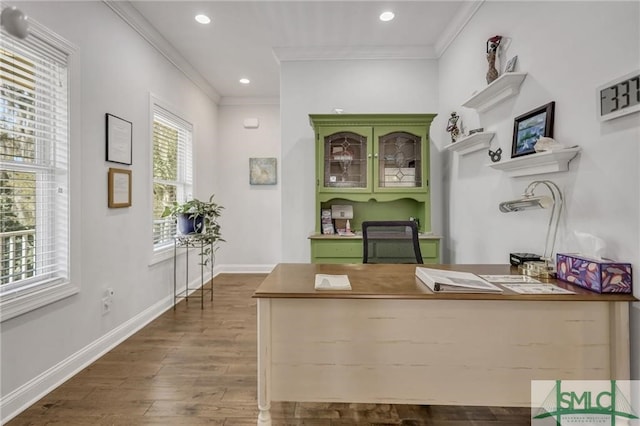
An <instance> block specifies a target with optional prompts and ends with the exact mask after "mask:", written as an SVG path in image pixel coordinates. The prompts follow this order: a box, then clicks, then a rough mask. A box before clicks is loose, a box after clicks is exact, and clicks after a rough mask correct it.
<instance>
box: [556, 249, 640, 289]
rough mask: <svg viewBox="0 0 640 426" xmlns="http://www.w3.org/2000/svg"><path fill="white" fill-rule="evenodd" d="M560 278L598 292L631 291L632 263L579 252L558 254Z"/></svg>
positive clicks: (557, 266)
mask: <svg viewBox="0 0 640 426" xmlns="http://www.w3.org/2000/svg"><path fill="white" fill-rule="evenodd" d="M556 260H557V265H556V268H557V270H558V279H560V280H563V281H567V282H570V283H571V284H576V285H579V286H580V287H584V288H586V289H589V290H593V291H596V292H598V293H631V264H630V263H619V262H614V261H613V260H610V259H601V260H596V259H592V258H588V257H583V256H580V255H578V254H573V253H568V254H563V253H558V254H557V255H556Z"/></svg>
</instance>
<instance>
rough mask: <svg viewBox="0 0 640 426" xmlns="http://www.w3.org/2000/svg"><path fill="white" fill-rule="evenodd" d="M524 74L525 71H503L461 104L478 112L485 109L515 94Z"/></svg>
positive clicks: (525, 74)
mask: <svg viewBox="0 0 640 426" xmlns="http://www.w3.org/2000/svg"><path fill="white" fill-rule="evenodd" d="M526 76H527V73H526V72H507V73H504V74H502V75H501V76H500V77H498V78H497V79H496V80H495V81H494V82H493V83H491V84H489V85H488V86H487V87H485V88H484V89H482V90H480V91H479V92H478V93H476V94H474V95H473V96H471V97H470V98H469V99H468V100H467V101H466V102H464V103H463V104H462V106H464V107H467V108H473V109H476V110H477V111H478V112H483V111H486V110H488V109H489V108H492V107H493V106H494V105H497V104H498V103H500V102H502V101H504V100H505V99H508V98H510V97H512V96H515V95H517V94H518V92H520V85H521V84H522V82H523V81H524V78H525V77H526Z"/></svg>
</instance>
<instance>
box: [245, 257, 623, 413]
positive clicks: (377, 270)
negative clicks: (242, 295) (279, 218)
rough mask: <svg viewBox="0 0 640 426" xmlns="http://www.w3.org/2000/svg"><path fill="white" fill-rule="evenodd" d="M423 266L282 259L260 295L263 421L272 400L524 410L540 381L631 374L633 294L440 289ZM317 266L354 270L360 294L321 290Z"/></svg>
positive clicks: (495, 268) (325, 270) (493, 268)
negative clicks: (427, 280)
mask: <svg viewBox="0 0 640 426" xmlns="http://www.w3.org/2000/svg"><path fill="white" fill-rule="evenodd" d="M415 267H416V265H372V264H349V265H329V264H280V265H278V266H277V267H276V268H275V269H274V270H273V272H272V273H271V274H269V276H268V277H267V278H266V279H265V281H264V282H263V283H262V284H261V285H260V287H258V289H257V290H256V292H255V294H254V297H255V298H257V299H258V303H257V305H258V407H259V410H260V413H259V416H258V424H259V425H270V424H271V415H270V412H269V410H270V403H271V400H275V401H315V402H354V403H392V404H393V403H398V404H400V403H405V404H407V403H408V404H442V405H486V406H523V407H524V406H529V405H530V386H531V380H555V379H563V380H570V379H573V380H588V379H590V380H599V379H619V380H622V379H629V376H630V372H629V369H630V362H629V302H630V301H633V300H635V299H634V298H633V297H632V296H630V295H598V294H594V293H591V292H589V291H587V290H583V289H581V288H578V287H574V286H572V285H571V284H568V283H562V282H559V283H557V284H558V285H559V286H561V287H565V288H569V289H571V290H574V291H576V293H577V294H575V295H551V294H550V295H519V294H516V293H513V292H510V291H508V290H505V292H504V294H498V295H496V294H446V295H445V294H434V293H431V292H430V290H429V289H428V288H427V287H426V286H425V285H424V284H422V283H421V282H420V281H418V280H417V279H416V278H415V276H414V272H415ZM431 267H433V266H431ZM436 267H438V268H442V269H455V270H461V271H469V272H475V273H477V274H508V273H515V272H514V271H513V270H511V268H510V267H509V266H508V265H449V266H447V265H438V266H436ZM316 273H322V274H347V275H348V276H349V280H350V281H351V286H352V291H334V292H328V291H316V290H315V289H314V277H315V274H316Z"/></svg>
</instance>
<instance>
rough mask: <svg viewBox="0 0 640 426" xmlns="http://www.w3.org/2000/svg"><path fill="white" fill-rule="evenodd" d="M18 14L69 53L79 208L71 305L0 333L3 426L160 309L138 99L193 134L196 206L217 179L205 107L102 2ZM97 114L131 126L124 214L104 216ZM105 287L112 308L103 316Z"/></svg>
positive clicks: (160, 273)
mask: <svg viewBox="0 0 640 426" xmlns="http://www.w3.org/2000/svg"><path fill="white" fill-rule="evenodd" d="M20 8H21V9H22V10H23V11H24V12H25V13H26V14H27V15H28V16H29V17H30V18H32V19H35V20H36V21H38V22H40V23H41V24H43V25H45V26H47V27H48V28H50V29H51V30H53V31H54V32H56V33H58V34H60V35H61V36H62V37H64V38H66V39H67V40H69V41H70V42H71V43H73V44H75V45H76V46H78V48H79V49H78V61H77V62H78V65H79V70H76V71H79V76H80V78H81V82H80V84H79V85H78V84H76V85H75V86H74V87H78V88H79V89H80V93H77V92H76V93H74V94H73V95H74V99H76V100H77V102H75V103H74V104H72V107H71V114H72V116H71V120H72V123H74V124H73V125H74V126H77V128H78V130H79V136H80V138H79V139H80V140H79V141H76V142H79V143H80V144H81V146H82V148H81V150H82V153H81V162H80V163H78V164H72V167H79V168H81V169H80V173H81V184H80V185H77V186H76V187H78V188H79V191H77V192H75V193H72V195H71V196H72V200H73V201H72V202H73V203H80V206H79V211H81V216H80V217H72V227H74V231H76V232H79V233H80V235H81V237H80V244H79V245H78V246H74V247H72V262H77V259H79V258H80V255H81V258H82V263H81V265H77V263H76V265H75V266H76V267H78V266H79V268H80V270H81V276H82V282H81V283H80V284H81V291H80V293H79V294H77V295H74V296H71V297H69V298H67V299H65V300H62V301H60V302H57V303H54V304H51V305H48V306H46V307H44V308H42V309H38V310H37V311H34V312H30V313H27V314H25V315H22V316H19V317H16V318H14V319H11V320H9V321H5V322H3V323H2V335H1V342H2V345H1V346H2V348H1V352H0V354H1V360H2V374H1V384H0V387H1V389H2V404H3V407H2V408H3V412H2V415H3V418H4V417H6V416H10V415H12V414H13V411H14V410H15V409H18V408H20V407H21V406H22V405H23V404H26V403H30V402H33V400H30V398H34V397H37V396H39V395H38V394H37V392H40V391H44V390H47V388H48V387H53V386H55V385H57V384H59V383H57V382H56V381H57V380H62V379H64V378H65V377H64V375H65V374H69V373H71V372H72V371H71V370H72V369H74V368H77V367H78V364H80V363H82V362H85V361H88V360H90V359H91V357H93V356H96V355H97V354H98V352H99V351H100V350H103V349H104V348H105V347H107V346H108V345H109V344H113V343H114V341H115V340H117V339H118V338H119V336H120V335H121V334H122V333H124V332H126V331H130V330H126V327H127V326H129V327H135V326H136V324H139V323H141V322H143V321H144V320H146V319H151V318H152V317H153V316H154V315H157V314H158V313H159V312H161V311H162V310H164V309H166V308H167V307H169V306H170V303H171V302H172V299H173V298H172V296H173V262H172V261H170V260H168V261H165V262H161V263H159V264H156V265H153V266H150V264H149V263H150V254H151V251H150V250H151V245H150V244H151V190H152V186H151V180H150V176H151V174H150V170H151V169H150V160H151V151H150V132H149V129H150V124H149V123H150V114H149V96H150V92H151V93H153V94H155V95H156V96H157V97H159V98H161V99H163V100H164V101H165V102H167V103H169V104H172V105H174V106H175V107H176V109H177V110H179V111H182V112H184V118H185V119H187V120H190V121H191V122H192V123H193V124H194V137H195V145H196V148H195V158H196V159H197V160H196V176H195V180H196V190H195V193H196V195H200V196H203V195H204V194H207V195H208V194H210V193H212V192H216V191H215V188H216V185H215V182H216V175H217V173H215V170H216V168H215V165H216V160H215V157H214V149H215V146H214V145H215V140H216V126H217V117H216V115H217V107H216V106H215V104H214V103H213V102H212V101H211V100H210V99H209V98H208V97H206V96H204V95H203V93H202V92H201V91H200V90H198V89H197V88H196V87H195V86H194V85H193V83H192V82H191V81H190V80H188V79H187V78H185V76H184V75H183V74H182V73H180V72H179V71H178V70H177V69H176V68H175V67H174V66H173V65H170V64H169V62H168V61H167V60H165V59H164V58H163V57H162V56H161V55H160V54H158V53H157V52H156V51H155V50H154V49H152V48H151V46H150V45H149V44H148V43H147V42H145V41H144V40H143V39H142V38H141V37H140V36H139V35H138V34H137V33H135V32H134V31H133V30H132V29H131V28H130V27H129V26H128V25H127V24H126V23H125V22H124V21H123V20H122V19H121V18H119V17H118V16H116V15H115V14H114V13H113V12H112V11H111V9H109V8H108V7H107V6H106V5H105V4H103V3H102V2H68V3H65V2H37V3H27V2H25V3H20ZM105 113H111V114H115V115H117V116H119V117H122V118H124V119H126V120H129V121H131V122H133V165H132V166H130V167H126V166H125V168H129V169H131V170H132V172H133V177H132V182H133V196H132V202H133V205H132V206H131V207H130V208H123V209H108V208H107V170H108V168H109V167H122V166H121V165H116V164H111V163H107V162H105ZM205 166H206V167H205ZM74 205H75V206H76V207H77V206H78V204H74ZM192 257H197V256H192ZM194 276H195V274H194ZM73 278H74V279H78V278H79V275H76V276H74V277H73ZM107 287H112V288H113V289H114V290H115V296H114V303H113V307H112V310H111V312H110V313H109V314H107V315H105V316H103V315H102V313H101V298H102V294H103V292H104V290H105V289H106V288H107ZM119 332H122V333H120V334H119ZM72 355H73V359H71V358H70V357H71V356H72ZM63 361H65V362H66V364H62V362H63ZM45 376H46V377H45Z"/></svg>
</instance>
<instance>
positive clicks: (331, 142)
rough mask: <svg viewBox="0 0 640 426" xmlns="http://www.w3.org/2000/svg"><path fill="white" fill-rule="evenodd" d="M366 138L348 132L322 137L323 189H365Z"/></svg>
mask: <svg viewBox="0 0 640 426" xmlns="http://www.w3.org/2000/svg"><path fill="white" fill-rule="evenodd" d="M367 173H368V165H367V137H366V136H363V135H360V134H358V133H354V132H350V131H341V132H337V133H332V134H329V135H326V136H324V182H323V185H324V187H325V188H367V185H368V182H367Z"/></svg>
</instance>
